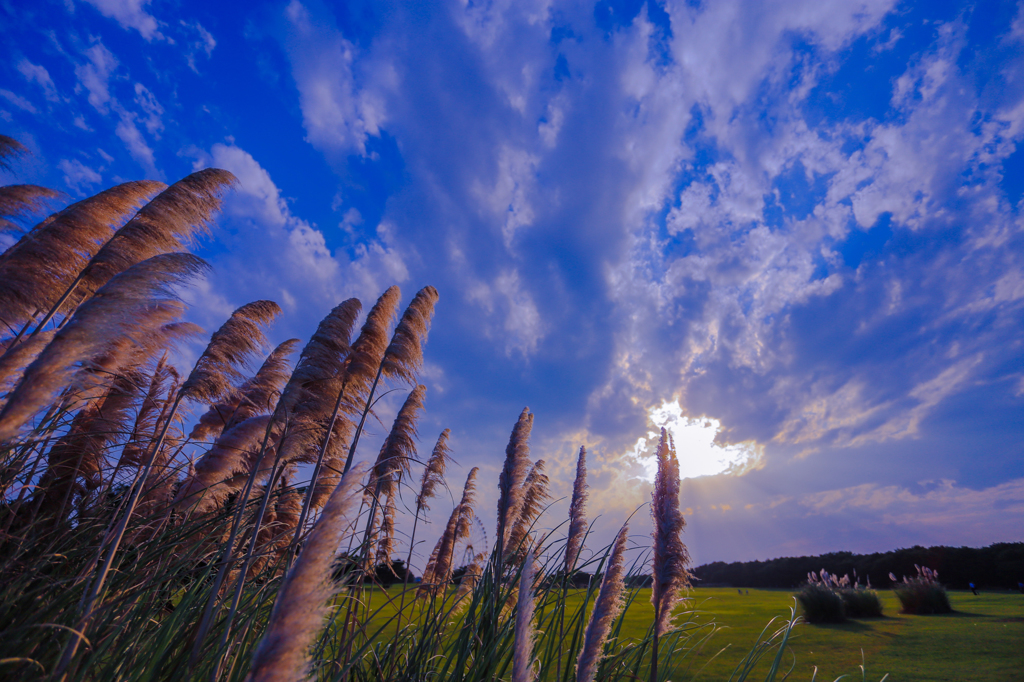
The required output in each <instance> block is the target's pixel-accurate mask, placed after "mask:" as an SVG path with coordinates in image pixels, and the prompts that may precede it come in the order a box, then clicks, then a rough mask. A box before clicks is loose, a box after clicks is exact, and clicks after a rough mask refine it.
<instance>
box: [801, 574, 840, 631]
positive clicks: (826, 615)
mask: <svg viewBox="0 0 1024 682" xmlns="http://www.w3.org/2000/svg"><path fill="white" fill-rule="evenodd" d="M796 600H797V601H798V602H799V603H800V608H801V610H803V613H804V618H805V619H806V620H807V622H808V623H842V622H843V621H844V620H846V607H845V605H844V603H843V598H842V597H841V596H839V594H838V593H837V592H835V591H834V590H832V589H831V588H829V587H827V586H825V585H823V584H821V583H807V584H806V585H804V586H803V588H801V589H800V591H799V592H797V594H796Z"/></svg>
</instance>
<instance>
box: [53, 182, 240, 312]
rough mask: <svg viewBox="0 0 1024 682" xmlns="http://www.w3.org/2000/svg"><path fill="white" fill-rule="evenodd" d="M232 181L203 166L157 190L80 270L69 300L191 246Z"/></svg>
mask: <svg viewBox="0 0 1024 682" xmlns="http://www.w3.org/2000/svg"><path fill="white" fill-rule="evenodd" d="M236 182H237V179H236V178H235V176H234V175H232V174H231V173H229V172H228V171H226V170H220V169H218V168H206V169H204V170H201V171H197V172H195V173H192V174H191V175H189V176H187V177H184V178H182V179H181V180H179V181H178V182H176V183H174V184H173V185H171V186H170V187H168V188H167V189H165V190H163V191H162V192H160V194H158V195H157V196H156V197H154V198H153V199H152V200H151V201H150V202H149V203H147V204H146V205H145V206H143V207H142V208H141V209H139V211H138V213H136V214H135V216H134V217H132V219H131V220H129V221H128V222H127V223H125V225H124V226H123V227H121V228H120V229H119V230H117V232H115V233H114V234H113V236H112V237H111V238H110V239H109V240H108V241H107V243H106V244H104V245H103V247H102V248H101V249H100V250H99V251H97V252H96V255H95V256H93V257H92V259H91V260H90V261H89V263H88V264H87V265H86V266H85V268H84V269H83V270H82V272H81V274H80V275H79V283H78V285H77V287H76V292H75V293H74V294H73V296H72V298H71V299H69V304H70V305H72V306H73V305H74V304H75V303H77V302H78V301H79V300H82V299H84V298H87V297H88V295H89V293H90V292H92V291H95V290H96V289H98V288H99V287H101V286H102V285H103V284H105V283H106V282H107V281H108V280H109V279H110V278H111V277H113V276H114V275H116V274H118V273H120V272H123V271H124V270H126V269H128V268H130V267H131V266H133V265H135V264H136V263H139V262H141V261H143V260H146V259H148V258H151V257H152V256H156V255H158V254H162V253H172V252H176V251H183V250H185V249H187V248H188V247H190V246H192V245H193V244H194V243H195V241H196V239H197V237H199V236H200V235H205V234H208V233H209V226H210V223H211V221H212V219H213V215H214V213H216V212H217V211H218V210H219V209H220V205H221V198H222V197H223V195H224V192H225V191H226V190H227V189H228V188H229V187H231V186H233V185H234V184H235V183H236ZM72 301H74V302H72Z"/></svg>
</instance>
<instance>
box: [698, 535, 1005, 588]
mask: <svg viewBox="0 0 1024 682" xmlns="http://www.w3.org/2000/svg"><path fill="white" fill-rule="evenodd" d="M915 564H916V565H918V566H927V567H929V568H931V569H932V570H934V571H937V572H938V574H939V581H940V582H941V583H942V584H943V585H945V586H946V587H948V588H950V589H957V590H962V589H968V585H969V584H970V583H974V584H975V585H977V586H978V587H980V588H982V589H1015V588H1017V585H1018V583H1019V582H1021V581H1024V542H999V543H996V544H993V545H989V546H988V547H980V548H975V547H944V546H938V547H920V546H914V547H909V548H906V549H897V550H894V551H891V552H876V553H874V554H854V553H852V552H832V553H830V554H822V555H820V556H804V557H783V558H779V559H770V560H768V561H736V562H733V563H725V562H723V561H715V562H712V563H710V564H704V565H702V566H698V567H697V568H695V569H693V575H694V577H695V578H696V582H695V584H696V585H697V586H698V587H700V586H711V585H727V586H730V587H781V588H796V587H799V586H800V585H802V584H803V583H805V582H806V581H807V574H808V573H810V572H813V571H819V570H821V569H824V570H826V571H828V572H829V573H832V574H836V575H845V574H847V573H850V574H853V572H854V571H856V572H857V575H859V576H861V578H862V579H867V578H870V579H871V584H872V585H873V586H874V587H876V588H886V587H892V586H893V581H892V580H890V578H889V574H890V573H892V574H893V575H895V576H896V577H897V580H900V579H902V576H911V575H916V574H917V570H916V569H915V567H914V566H915Z"/></svg>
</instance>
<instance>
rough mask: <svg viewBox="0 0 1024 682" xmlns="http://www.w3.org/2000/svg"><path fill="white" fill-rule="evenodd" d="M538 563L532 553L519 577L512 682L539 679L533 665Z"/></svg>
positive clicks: (531, 681)
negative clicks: (535, 588) (534, 592)
mask: <svg viewBox="0 0 1024 682" xmlns="http://www.w3.org/2000/svg"><path fill="white" fill-rule="evenodd" d="M536 561H537V556H536V554H534V552H530V553H529V555H528V556H527V557H526V562H525V563H524V564H523V571H522V573H521V574H520V576H519V599H518V602H517V605H516V629H515V645H514V647H513V649H512V682H533V680H535V679H536V678H537V675H536V671H535V670H534V665H533V638H534V630H533V611H534V606H535V604H534V601H533V582H534V575H535V573H536V570H537V569H536Z"/></svg>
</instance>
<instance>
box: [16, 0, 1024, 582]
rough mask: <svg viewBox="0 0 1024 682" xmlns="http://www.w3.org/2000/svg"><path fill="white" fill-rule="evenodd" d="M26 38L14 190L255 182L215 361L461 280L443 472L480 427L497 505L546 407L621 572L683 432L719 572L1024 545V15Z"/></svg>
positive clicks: (448, 357)
mask: <svg viewBox="0 0 1024 682" xmlns="http://www.w3.org/2000/svg"><path fill="white" fill-rule="evenodd" d="M0 26H2V30H3V34H4V36H5V40H4V43H3V46H2V47H0V50H3V51H4V59H3V61H2V66H0V127H2V132H3V133H5V134H8V135H11V136H13V137H16V138H17V139H19V140H21V141H22V142H23V143H25V144H26V145H27V146H28V147H30V148H31V150H32V151H33V152H34V155H33V156H32V157H31V158H30V159H28V160H26V161H24V162H22V163H20V164H19V165H18V166H17V168H16V170H17V175H16V178H15V177H10V176H9V177H7V178H6V182H12V181H14V180H15V179H17V180H18V181H22V182H34V183H38V184H43V185H47V186H51V187H54V188H57V189H60V190H63V191H64V192H66V193H67V194H68V195H69V197H72V198H74V197H80V196H85V195H88V194H90V193H94V192H96V191H98V190H100V189H102V188H104V187H107V186H109V185H111V184H113V183H116V182H119V181H122V180H128V179H138V178H143V177H147V178H155V179H160V180H165V181H173V180H176V179H178V178H180V177H182V176H184V175H186V174H187V173H189V172H191V171H192V170H193V169H195V168H199V167H203V166H207V165H214V166H219V167H222V168H227V169H228V170H231V171H232V172H234V173H235V174H236V175H237V176H238V178H239V180H240V186H239V188H238V189H237V190H236V191H235V192H234V193H233V194H232V195H231V197H230V198H229V199H228V201H227V203H226V205H225V210H224V213H223V215H222V216H221V218H220V220H219V226H218V229H217V230H216V235H215V237H214V238H213V239H211V240H209V241H208V242H206V243H205V244H204V245H203V246H202V247H201V254H202V255H203V256H204V257H206V258H207V259H208V260H209V261H210V262H211V263H212V264H213V266H214V268H215V272H214V274H213V275H212V276H210V278H209V279H208V280H206V281H204V282H202V283H200V284H199V285H198V286H197V287H196V288H195V289H194V290H193V291H192V292H190V293H189V294H188V295H189V297H190V300H192V301H193V302H194V311H193V316H194V317H195V319H196V320H197V321H199V322H200V323H202V324H204V325H205V326H206V327H207V328H215V327H216V326H217V325H218V324H219V323H220V321H221V320H222V319H223V318H224V317H225V316H226V315H227V314H228V313H229V312H230V311H231V310H232V309H233V308H235V307H237V306H238V305H240V304H242V303H245V302H247V301H249V300H253V299H257V298H271V299H274V300H276V301H278V302H279V303H281V305H282V306H283V308H284V310H285V313H284V315H283V316H282V318H281V320H280V321H279V323H278V324H277V325H276V327H275V328H274V330H273V336H274V338H275V339H278V340H280V339H284V338H288V337H290V336H301V337H304V338H305V337H308V335H309V334H310V333H311V331H312V330H313V329H314V328H315V325H316V323H317V321H318V320H319V319H320V317H321V316H322V315H323V314H324V313H326V311H327V310H329V309H330V308H331V307H332V306H333V305H335V304H336V303H337V302H338V301H339V300H341V299H343V298H347V297H349V296H358V297H360V298H361V299H363V300H364V302H365V303H366V304H367V305H368V304H369V303H370V302H372V300H373V299H374V298H375V297H376V296H377V295H378V294H379V293H380V292H382V291H383V290H384V289H385V288H386V287H387V286H389V285H391V284H398V285H399V286H401V287H402V290H403V292H404V297H405V300H408V298H409V297H410V296H411V295H412V294H413V293H414V292H415V291H416V290H417V289H419V288H420V287H421V286H423V285H425V284H433V285H434V286H436V287H437V288H438V290H439V291H440V294H441V300H440V302H439V304H438V309H437V316H436V318H435V324H434V328H433V331H432V333H431V337H430V342H429V345H428V350H427V355H428V363H427V367H426V369H425V372H424V377H423V382H424V383H425V384H426V385H427V387H428V394H427V411H426V414H425V415H424V417H423V420H422V422H421V427H420V431H421V434H422V438H423V449H428V448H429V447H430V446H431V444H432V442H433V438H434V437H436V434H437V433H438V432H440V430H441V429H442V428H444V427H451V428H452V430H453V445H454V448H455V454H456V456H457V458H458V460H459V462H460V464H461V466H462V468H463V469H466V468H468V467H469V466H473V465H479V466H481V467H482V468H483V471H482V479H483V480H484V481H486V480H492V481H493V482H494V484H495V485H496V481H497V471H498V470H499V468H500V465H501V459H502V457H503V451H504V444H505V442H506V440H507V437H508V432H509V430H510V429H511V426H512V424H513V422H514V420H515V418H516V416H517V415H518V413H519V410H520V409H522V407H523V406H524V405H529V407H530V408H531V409H532V410H533V411H534V412H535V413H536V421H535V430H534V436H533V453H534V457H543V458H544V459H545V460H546V461H547V463H548V468H549V473H550V474H551V476H552V479H553V489H554V491H555V492H556V493H558V495H564V494H567V493H568V491H569V490H570V488H571V478H570V476H571V471H572V468H573V456H574V453H575V450H576V449H577V448H578V447H579V445H581V444H586V445H587V446H588V449H589V450H590V451H591V474H592V481H591V482H592V497H591V511H592V513H593V514H594V515H595V516H596V515H598V514H601V518H600V519H599V520H598V521H597V523H596V526H595V528H596V529H597V532H598V535H599V537H600V538H602V539H606V540H610V539H611V533H612V532H613V530H614V529H615V528H617V526H618V525H619V524H620V523H621V522H622V520H624V518H625V516H626V515H628V513H629V512H631V511H632V510H633V509H635V508H636V507H637V506H638V505H640V504H642V503H643V502H644V501H645V500H646V498H647V495H648V493H649V490H650V485H649V483H648V482H647V480H646V478H645V475H646V472H647V468H646V467H645V461H648V460H647V459H646V458H648V457H649V451H650V436H649V434H650V432H651V430H652V429H653V428H654V426H655V425H661V424H665V423H667V424H669V425H670V426H672V427H673V428H675V429H676V430H677V434H678V440H679V441H680V446H681V447H680V457H681V459H682V460H683V468H684V471H691V472H692V473H693V475H694V477H692V478H688V479H686V480H685V481H684V484H683V494H682V505H683V506H684V507H685V508H686V509H687V519H688V524H689V525H688V528H687V533H686V540H687V542H688V544H689V546H690V550H691V553H692V555H693V556H694V558H695V559H696V560H697V561H698V562H702V561H712V560H738V559H753V558H768V557H774V556H782V555H793V554H804V553H817V552H823V551H832V550H841V549H848V550H853V551H879V550H886V549H891V548H894V547H898V546H908V545H912V544H917V543H919V544H968V545H982V544H987V543H989V542H993V541H1011V540H1012V541H1019V540H1022V539H1024V524H1022V523H1021V519H1022V518H1024V516H1022V513H1024V458H1022V456H1021V455H1022V447H1024V352H1022V340H1021V339H1022V338H1024V335H1022V333H1021V332H1022V331H1024V217H1022V213H1024V203H1022V198H1024V144H1022V143H1021V141H1022V139H1024V59H1022V52H1024V8H1022V6H1021V5H1020V4H1017V3H1013V2H978V3H966V2H959V3H951V2H919V3H913V2H892V1H890V0H862V1H859V2H850V1H849V0H842V1H840V0H808V1H806V2H803V1H797V0H787V1H777V2H769V1H761V2H739V1H732V0H721V1H717V2H715V1H707V2H693V1H691V2H681V3H659V2H655V1H648V2H635V1H628V2H599V3H596V4H594V3H557V2H534V1H523V0H520V1H518V2H510V1H509V2H502V1H495V2H483V3H479V2H451V3H402V2H397V3H387V2H357V1H352V2H345V3H337V4H336V5H335V4H330V3H325V2H321V1H319V0H305V1H301V2H300V1H299V0H291V1H290V2H287V1H273V2H258V1H257V2H251V3H246V4H245V5H244V6H243V5H242V4H239V3H231V4H229V3H201V2H192V1H191V0H176V1H174V2H171V1H164V0H151V1H146V0H81V1H74V0H65V1H50V0H39V1H38V2H34V3H24V2H13V3H11V2H5V3H3V4H2V5H0ZM399 397H400V396H398V394H395V396H394V398H395V400H393V401H392V402H391V403H388V404H386V405H385V406H384V407H383V408H382V410H381V416H382V419H383V420H384V421H385V422H387V417H388V415H389V414H390V413H392V412H393V411H394V410H395V409H396V408H397V402H396V401H397V399H398V398H399ZM652 420H653V421H652ZM381 430H382V429H381V427H380V426H376V427H375V434H376V437H377V438H379V437H380V435H381V433H380V432H381ZM685 434H690V435H691V436H694V438H693V439H688V438H689V436H686V435H685ZM712 436H715V441H714V443H715V445H712V444H711V438H712ZM684 442H685V443H687V444H688V445H687V446H686V447H683V443H684ZM371 443H372V440H371ZM371 453H372V444H371V445H368V448H367V450H366V454H367V455H369V454H371ZM687 467H689V469H688V468H687ZM719 471H724V473H714V472H719ZM697 474H713V475H702V476H698V475H697ZM460 478H461V474H460V473H459V472H457V471H456V472H455V473H453V476H452V480H460ZM488 485H489V484H484V485H483V486H482V489H483V490H488V489H489V488H488ZM482 497H483V499H484V501H483V502H482V503H481V505H480V507H481V509H480V512H481V516H482V517H483V518H484V520H485V522H486V523H487V525H488V526H490V525H491V519H492V517H493V511H492V510H491V509H490V507H491V506H492V505H491V503H490V502H489V500H490V499H491V497H490V496H488V495H484V496H482ZM445 506H446V505H444V504H438V505H436V513H438V514H439V515H442V514H447V511H448V510H447V509H442V507H445ZM566 506H567V505H566V504H565V503H564V502H562V503H558V504H556V505H555V507H554V508H553V510H552V515H553V518H554V517H559V516H560V515H561V514H562V512H563V511H564V509H565V507H566ZM643 516H644V515H643V514H640V516H639V517H637V518H638V519H639V520H638V521H637V523H636V524H635V526H634V530H636V532H637V533H643V532H645V531H644V528H643V524H644V521H643Z"/></svg>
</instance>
